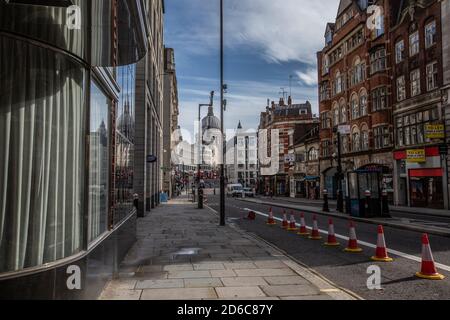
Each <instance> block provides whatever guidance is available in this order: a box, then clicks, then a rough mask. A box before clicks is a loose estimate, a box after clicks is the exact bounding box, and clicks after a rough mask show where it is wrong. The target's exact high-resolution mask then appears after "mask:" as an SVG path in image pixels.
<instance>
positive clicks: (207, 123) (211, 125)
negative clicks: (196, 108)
mask: <svg viewBox="0 0 450 320" xmlns="http://www.w3.org/2000/svg"><path fill="white" fill-rule="evenodd" d="M210 129H217V130H220V120H219V118H217V117H216V116H215V115H214V110H213V107H209V108H208V115H207V116H206V117H205V118H203V120H202V130H203V132H205V131H206V130H210Z"/></svg>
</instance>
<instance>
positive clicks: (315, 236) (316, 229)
mask: <svg viewBox="0 0 450 320" xmlns="http://www.w3.org/2000/svg"><path fill="white" fill-rule="evenodd" d="M309 239H311V240H322V237H321V236H320V233H319V227H318V226H317V217H316V215H314V217H313V230H312V233H311V235H310V236H309Z"/></svg>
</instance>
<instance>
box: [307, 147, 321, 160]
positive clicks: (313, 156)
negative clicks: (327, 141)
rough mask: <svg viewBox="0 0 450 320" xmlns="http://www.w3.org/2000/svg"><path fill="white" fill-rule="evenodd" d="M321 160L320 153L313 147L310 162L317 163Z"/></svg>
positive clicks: (310, 152)
mask: <svg viewBox="0 0 450 320" xmlns="http://www.w3.org/2000/svg"><path fill="white" fill-rule="evenodd" d="M318 159H319V151H318V150H317V149H316V148H314V147H312V148H311V149H309V152H308V161H316V160H318Z"/></svg>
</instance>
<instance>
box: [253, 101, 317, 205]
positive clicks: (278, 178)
mask: <svg viewBox="0 0 450 320" xmlns="http://www.w3.org/2000/svg"><path fill="white" fill-rule="evenodd" d="M318 122H319V119H316V118H315V117H314V116H313V114H312V110H311V104H310V102H308V101H307V102H306V103H305V104H293V103H292V99H291V97H289V99H288V102H287V103H285V101H284V99H283V98H281V99H280V102H279V103H278V104H275V102H273V101H272V103H271V105H270V106H269V103H268V105H267V107H266V112H263V113H261V117H260V125H259V129H267V130H268V131H269V132H271V130H279V148H278V151H279V152H278V156H279V169H278V173H277V174H275V175H272V176H263V175H262V174H263V170H261V177H260V183H259V187H258V189H259V191H260V192H262V193H270V192H273V194H274V195H281V196H289V194H290V190H289V186H290V183H289V169H290V164H289V161H287V160H286V156H288V155H289V137H290V135H292V133H293V132H295V133H296V134H299V135H301V134H302V132H303V134H306V133H307V132H308V131H309V130H310V129H311V126H312V125H313V124H318ZM268 148H271V146H268ZM268 151H269V152H268V154H270V152H271V151H270V150H268ZM261 168H262V167H261Z"/></svg>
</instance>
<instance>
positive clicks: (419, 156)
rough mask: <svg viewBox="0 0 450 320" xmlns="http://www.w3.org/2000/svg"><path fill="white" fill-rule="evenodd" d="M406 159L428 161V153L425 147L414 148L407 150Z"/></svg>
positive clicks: (415, 161) (414, 161)
mask: <svg viewBox="0 0 450 320" xmlns="http://www.w3.org/2000/svg"><path fill="white" fill-rule="evenodd" d="M406 159H407V161H408V162H409V163H424V162H427V155H426V152H425V149H414V150H407V151H406Z"/></svg>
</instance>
